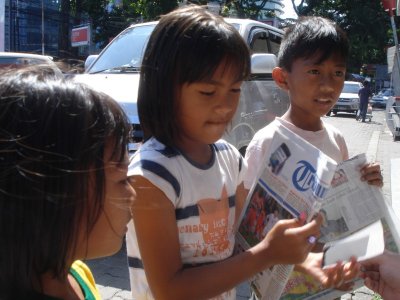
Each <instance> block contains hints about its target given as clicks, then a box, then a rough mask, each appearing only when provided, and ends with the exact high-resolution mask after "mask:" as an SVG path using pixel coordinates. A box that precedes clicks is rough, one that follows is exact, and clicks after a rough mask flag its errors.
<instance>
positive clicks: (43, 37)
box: [42, 0, 44, 55]
mask: <svg viewBox="0 0 400 300" xmlns="http://www.w3.org/2000/svg"><path fill="white" fill-rule="evenodd" d="M43 2H44V0H42V55H44V4H43Z"/></svg>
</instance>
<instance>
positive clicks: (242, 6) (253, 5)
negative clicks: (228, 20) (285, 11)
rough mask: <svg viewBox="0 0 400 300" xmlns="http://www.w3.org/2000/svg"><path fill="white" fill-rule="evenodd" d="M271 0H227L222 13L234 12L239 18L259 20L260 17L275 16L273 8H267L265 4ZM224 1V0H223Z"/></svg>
mask: <svg viewBox="0 0 400 300" xmlns="http://www.w3.org/2000/svg"><path fill="white" fill-rule="evenodd" d="M270 1H271V0H227V1H226V2H225V4H224V7H223V8H222V12H223V13H222V14H223V15H224V16H229V15H230V13H232V12H234V14H236V15H237V17H239V18H249V19H253V20H257V19H259V18H260V17H261V18H262V17H266V16H268V17H273V15H274V13H273V11H271V10H267V9H265V5H266V4H267V3H268V2H270ZM221 2H223V1H221Z"/></svg>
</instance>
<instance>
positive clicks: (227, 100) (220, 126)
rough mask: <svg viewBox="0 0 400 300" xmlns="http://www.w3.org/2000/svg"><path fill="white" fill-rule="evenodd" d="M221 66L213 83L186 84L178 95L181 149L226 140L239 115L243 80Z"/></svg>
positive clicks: (215, 74) (223, 64)
mask: <svg viewBox="0 0 400 300" xmlns="http://www.w3.org/2000/svg"><path fill="white" fill-rule="evenodd" d="M236 78H237V76H236V72H234V71H233V69H232V67H230V66H229V65H227V64H225V63H221V64H220V66H219V67H218V68H217V69H216V71H215V73H214V74H213V76H212V78H211V79H209V80H204V81H198V82H194V83H190V84H189V83H184V84H183V85H182V86H181V88H180V90H179V92H178V95H177V107H178V114H177V116H178V124H179V128H180V133H181V135H180V138H179V141H177V143H178V146H182V145H185V146H188V145H192V146H194V147H196V146H199V145H205V144H207V145H208V144H211V143H214V142H215V141H217V140H218V139H220V138H221V137H222V135H223V134H224V132H225V129H226V126H227V125H228V124H229V123H230V122H231V120H232V118H233V115H234V114H235V111H236V108H237V106H238V102H239V97H240V86H241V84H242V81H237V79H236Z"/></svg>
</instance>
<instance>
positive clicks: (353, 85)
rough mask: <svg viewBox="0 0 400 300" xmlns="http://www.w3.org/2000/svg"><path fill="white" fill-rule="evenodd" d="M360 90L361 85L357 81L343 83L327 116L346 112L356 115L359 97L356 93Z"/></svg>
mask: <svg viewBox="0 0 400 300" xmlns="http://www.w3.org/2000/svg"><path fill="white" fill-rule="evenodd" d="M361 88H362V84H361V83H360V82H358V81H345V82H344V85H343V89H342V92H341V93H340V96H339V99H338V101H337V102H336V104H335V105H334V106H333V107H332V109H331V110H330V111H329V112H328V116H329V115H330V114H331V112H333V113H334V114H335V115H336V114H337V113H338V112H342V111H343V112H348V113H354V114H355V115H356V114H357V111H358V109H359V107H360V97H359V96H358V91H359V90H360V89H361Z"/></svg>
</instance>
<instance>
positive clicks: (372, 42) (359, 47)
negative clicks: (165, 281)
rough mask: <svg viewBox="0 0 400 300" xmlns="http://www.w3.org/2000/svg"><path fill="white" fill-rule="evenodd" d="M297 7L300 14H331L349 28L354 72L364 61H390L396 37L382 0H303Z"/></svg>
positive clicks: (369, 62) (346, 28) (378, 62)
mask: <svg viewBox="0 0 400 300" xmlns="http://www.w3.org/2000/svg"><path fill="white" fill-rule="evenodd" d="M292 3H294V0H292ZM295 7H296V12H297V13H298V15H299V16H302V15H315V16H323V17H327V18H329V19H332V20H334V21H335V22H337V23H338V24H339V26H340V27H342V28H343V29H344V30H345V31H346V33H347V35H348V37H349V40H350V59H349V64H348V69H349V71H350V72H354V73H358V72H359V70H360V67H361V66H362V64H371V63H373V64H374V63H375V64H386V49H387V47H388V46H390V45H393V39H391V30H390V28H391V27H390V19H389V16H388V14H387V13H386V12H385V11H384V10H383V7H382V5H381V1H380V0H370V1H365V0H352V1H348V0H334V1H332V0H308V1H306V0H302V1H301V3H300V4H299V5H297V6H296V5H295Z"/></svg>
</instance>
